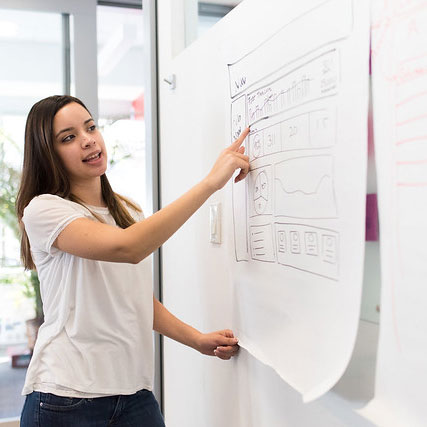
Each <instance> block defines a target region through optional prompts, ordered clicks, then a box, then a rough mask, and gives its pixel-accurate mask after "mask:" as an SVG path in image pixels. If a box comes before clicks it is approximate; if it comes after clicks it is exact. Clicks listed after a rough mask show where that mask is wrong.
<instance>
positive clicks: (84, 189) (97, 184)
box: [71, 178, 106, 207]
mask: <svg viewBox="0 0 427 427" xmlns="http://www.w3.org/2000/svg"><path fill="white" fill-rule="evenodd" d="M71 193H72V194H73V195H74V196H76V197H78V198H79V199H80V200H81V201H82V202H83V203H85V204H86V205H90V206H100V207H105V206H106V203H105V201H104V198H103V197H102V189H101V178H99V179H96V180H93V181H90V182H88V181H85V182H72V183H71Z"/></svg>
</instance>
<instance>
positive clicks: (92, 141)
mask: <svg viewBox="0 0 427 427" xmlns="http://www.w3.org/2000/svg"><path fill="white" fill-rule="evenodd" d="M93 144H95V139H94V138H92V137H91V136H85V137H84V138H83V144H82V145H83V147H90V146H91V145H93Z"/></svg>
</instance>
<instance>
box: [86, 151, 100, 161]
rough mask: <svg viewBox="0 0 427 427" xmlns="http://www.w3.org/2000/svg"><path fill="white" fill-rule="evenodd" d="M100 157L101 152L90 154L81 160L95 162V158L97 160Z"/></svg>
mask: <svg viewBox="0 0 427 427" xmlns="http://www.w3.org/2000/svg"><path fill="white" fill-rule="evenodd" d="M100 157H101V152H99V153H95V154H92V155H90V156H88V157H86V158H85V159H83V161H84V162H85V163H93V162H96V161H97V160H99V159H100Z"/></svg>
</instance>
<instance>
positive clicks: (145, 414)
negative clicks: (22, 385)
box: [21, 390, 165, 427]
mask: <svg viewBox="0 0 427 427" xmlns="http://www.w3.org/2000/svg"><path fill="white" fill-rule="evenodd" d="M107 426H116V427H125V426H127V427H165V423H164V421H163V417H162V414H161V413H160V408H159V404H158V403H157V401H156V399H155V397H154V395H153V393H152V392H151V391H148V390H140V391H138V392H136V393H135V394H131V395H129V396H122V395H119V396H107V397H96V398H93V399H81V398H76V397H60V396H56V395H54V394H50V393H40V392H38V391H34V392H32V393H31V394H29V395H27V397H26V400H25V404H24V408H23V409H22V414H21V427H107Z"/></svg>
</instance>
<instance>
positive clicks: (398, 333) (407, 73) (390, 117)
mask: <svg viewBox="0 0 427 427" xmlns="http://www.w3.org/2000/svg"><path fill="white" fill-rule="evenodd" d="M373 6H374V7H373V22H372V78H373V101H374V136H375V150H376V153H375V156H376V161H377V179H378V204H379V216H380V230H381V240H380V241H381V274H382V285H381V287H382V289H381V321H380V327H381V329H380V340H379V346H378V360H377V378H376V398H375V401H374V402H372V404H371V406H370V410H371V411H372V412H375V408H376V407H378V408H382V409H383V410H384V411H386V412H387V413H388V414H390V418H391V420H390V423H389V424H387V425H391V426H393V425H410V426H421V425H425V419H426V405H427V399H426V397H425V382H426V378H427V364H426V361H425V354H426V352H427V310H426V299H427V287H426V277H427V263H426V260H427V247H426V244H425V240H426V237H427V203H426V200H427V114H426V105H427V89H426V88H427V2H426V1H408V2H402V1H396V0H391V1H387V2H385V1H381V0H379V1H374V2H373ZM377 412H378V413H379V411H377Z"/></svg>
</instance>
